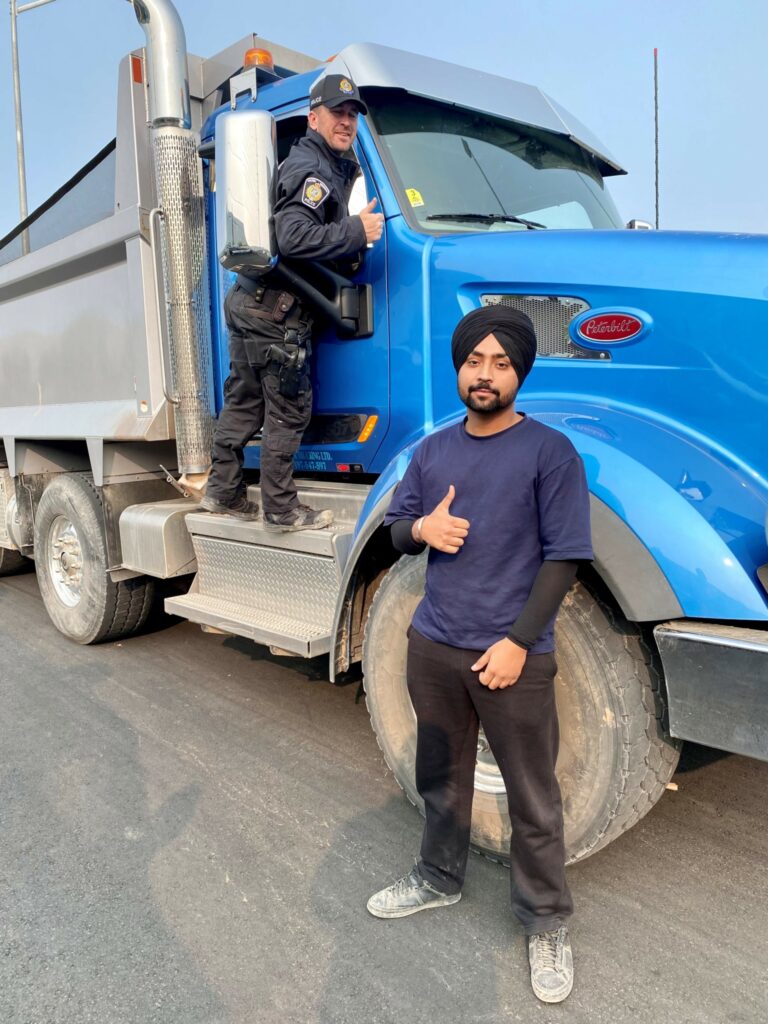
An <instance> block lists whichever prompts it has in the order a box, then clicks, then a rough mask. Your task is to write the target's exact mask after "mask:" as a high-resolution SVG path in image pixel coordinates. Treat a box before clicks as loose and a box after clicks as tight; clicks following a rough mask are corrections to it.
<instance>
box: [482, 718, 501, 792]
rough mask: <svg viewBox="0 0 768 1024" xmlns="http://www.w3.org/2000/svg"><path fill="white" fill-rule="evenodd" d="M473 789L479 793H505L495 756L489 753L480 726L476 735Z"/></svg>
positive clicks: (488, 747)
mask: <svg viewBox="0 0 768 1024" xmlns="http://www.w3.org/2000/svg"><path fill="white" fill-rule="evenodd" d="M475 789H479V790H480V792H481V793H494V794H498V793H506V788H505V786H504V780H503V779H502V777H501V772H500V771H499V766H498V765H497V764H496V758H495V757H494V756H493V754H492V753H491V748H490V746H489V745H488V740H487V739H486V738H485V733H484V732H483V730H482V728H481V729H480V733H479V735H478V737H477V763H476V764H475Z"/></svg>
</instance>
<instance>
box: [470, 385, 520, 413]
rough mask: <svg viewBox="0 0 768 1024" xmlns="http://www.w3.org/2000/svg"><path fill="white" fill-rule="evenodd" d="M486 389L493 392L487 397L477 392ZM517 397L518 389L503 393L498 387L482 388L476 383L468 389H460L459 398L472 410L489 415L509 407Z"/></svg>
mask: <svg viewBox="0 0 768 1024" xmlns="http://www.w3.org/2000/svg"><path fill="white" fill-rule="evenodd" d="M480 390H485V391H489V392H492V393H491V394H489V395H488V396H487V397H486V396H483V397H479V396H478V395H477V394H475V392H477V391H480ZM516 397H517V391H516V390H515V391H507V392H506V393H504V394H502V393H501V391H499V389H498V388H494V387H491V386H490V385H488V386H487V387H485V388H482V389H481V387H480V386H479V385H477V384H474V385H473V386H472V387H471V388H467V390H466V391H462V390H461V389H459V398H460V399H461V400H462V402H463V403H464V405H466V407H467V408H468V409H471V410H472V412H479V413H481V414H485V415H488V414H490V413H494V412H499V411H500V410H501V409H508V408H509V406H510V405H512V403H513V402H514V400H515V398H516Z"/></svg>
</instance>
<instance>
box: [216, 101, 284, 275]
mask: <svg viewBox="0 0 768 1024" xmlns="http://www.w3.org/2000/svg"><path fill="white" fill-rule="evenodd" d="M276 183H277V132H276V129H275V119H274V117H272V115H271V114H270V113H268V112H267V111H266V110H247V109H246V110H242V109H241V110H238V111H231V112H230V111H227V112H226V113H223V114H220V115H219V117H218V119H217V121H216V252H217V254H218V257H219V262H220V263H221V264H222V266H224V267H226V269H227V270H232V271H235V272H236V273H238V274H246V275H248V276H250V277H253V276H256V275H259V274H264V273H266V272H267V271H268V270H272V269H273V267H274V266H275V264H276V263H277V245H276V242H275V230H274V224H273V220H272V217H273V212H274V205H275V186H276Z"/></svg>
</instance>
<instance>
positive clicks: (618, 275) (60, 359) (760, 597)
mask: <svg viewBox="0 0 768 1024" xmlns="http://www.w3.org/2000/svg"><path fill="white" fill-rule="evenodd" d="M133 7H134V10H135V13H136V15H137V18H138V21H139V22H140V24H141V26H142V28H143V30H144V32H145V40H144V43H145V45H144V46H143V47H141V48H137V49H136V50H134V51H133V52H132V53H129V54H128V55H127V56H126V57H125V59H124V60H123V61H122V62H121V64H120V68H119V74H118V95H117V119H116V125H117V127H116V137H115V138H114V139H113V140H112V141H109V142H107V144H106V145H105V147H104V148H103V149H102V150H101V152H100V153H98V154H97V155H96V156H95V157H94V158H93V159H92V160H90V161H89V162H88V163H87V164H86V165H85V166H84V167H83V169H82V170H81V171H80V172H79V173H78V174H77V175H75V176H74V177H73V178H72V179H71V180H70V181H68V182H67V183H66V184H65V185H64V186H63V187H62V188H61V189H59V190H58V191H57V192H56V193H55V194H54V195H53V196H52V197H51V199H49V200H48V201H47V202H46V203H44V204H43V205H42V206H41V207H40V208H39V209H38V210H36V211H35V212H34V213H33V214H32V215H31V216H30V217H29V218H28V219H27V220H26V221H25V222H24V223H22V224H20V225H18V227H17V228H15V229H14V230H13V231H12V232H11V233H10V234H9V235H7V236H6V237H5V238H4V239H2V240H0V575H7V574H10V573H13V572H17V571H20V570H21V569H23V568H24V567H25V566H29V565H30V563H31V560H33V561H34V567H35V570H36V573H37V577H38V580H39V585H40V592H41V595H42V599H43V602H44V604H45V608H46V610H47V612H48V614H49V616H50V618H51V620H52V622H53V624H54V625H55V626H56V628H57V629H58V630H59V631H60V632H61V634H62V640H61V643H62V648H63V650H62V656H63V657H66V645H67V643H69V642H72V641H76V642H78V643H81V644H90V643H95V642H99V641H115V640H117V639H118V638H121V637H125V636H127V635H129V634H130V633H132V632H134V631H136V630H137V629H138V628H139V627H140V626H141V625H142V624H143V622H144V621H145V619H146V616H147V613H148V610H149V608H150V606H151V603H152V600H153V592H154V590H155V587H156V584H157V582H158V581H168V580H175V581H176V586H175V588H174V589H173V590H172V592H169V596H167V597H166V598H165V608H166V610H167V611H168V612H169V613H172V614H174V615H177V616H180V617H182V618H184V619H187V620H189V621H191V622H194V623H198V624H199V625H200V626H201V627H202V628H203V629H204V630H206V631H209V632H211V633H213V634H219V635H221V634H234V635H237V636H241V637H247V638H250V639H251V640H253V641H255V642H256V643H259V644H264V645H267V646H269V647H270V648H271V649H272V650H273V651H274V652H275V653H277V654H291V655H298V656H302V657H306V658H314V657H318V656H323V657H326V658H327V659H328V674H329V678H330V680H331V681H338V680H339V679H340V678H342V677H344V675H345V674H346V673H347V672H348V670H350V668H351V667H353V666H355V665H357V664H359V663H362V670H363V679H364V687H365V692H366V699H367V703H368V708H369V711H370V716H371V720H372V724H373V727H374V729H375V731H376V734H377V738H378V740H379V743H380V746H381V747H382V750H383V752H384V755H385V757H386V759H387V762H388V763H389V765H390V767H391V768H392V771H393V772H394V774H395V776H396V778H397V779H398V781H399V782H400V784H401V785H402V787H403V788H404V789H405V791H406V793H407V794H408V796H410V797H411V798H412V799H413V800H414V802H416V803H418V795H417V793H416V789H415V784H414V758H415V719H414V715H413V710H412V707H411V705H410V701H409V698H408V693H407V689H406V686H405V651H406V628H407V625H408V623H409V620H410V617H411V615H412V613H413V611H414V608H415V606H416V604H417V602H418V601H419V599H420V596H421V594H422V592H423V586H424V574H425V568H426V556H421V557H417V558H409V557H406V558H398V554H397V552H395V550H394V549H393V547H392V545H391V542H390V538H389V534H388V531H387V529H386V528H384V526H383V518H384V514H385V512H386V510H387V507H388V504H389V502H390V499H391V496H392V494H393V491H394V489H395V488H396V487H397V484H398V481H399V480H400V479H401V477H402V475H403V472H404V470H405V468H406V466H407V464H408V460H409V458H410V456H411V454H412V452H413V450H414V448H415V446H416V445H418V443H419V441H420V440H421V438H423V437H424V436H425V435H426V434H428V433H429V432H431V431H433V430H436V429H439V428H441V427H443V426H446V425H448V424H450V423H453V422H456V421H457V420H458V419H459V418H460V417H461V415H462V407H461V404H460V402H459V399H458V396H457V393H456V386H455V372H454V369H453V366H452V363H451V358H450V337H451V333H452V331H453V328H454V327H455V325H456V323H457V322H458V320H459V319H460V318H461V316H462V315H463V314H465V313H466V312H468V311H469V310H471V309H474V308H477V307H479V306H482V305H493V304H504V305H509V306H512V307H514V308H516V309H520V310H523V311H525V312H526V313H527V314H528V315H529V316H530V317H531V319H532V321H533V323H534V325H535V327H536V330H537V335H538V340H539V352H538V357H537V360H536V364H535V367H534V370H533V372H532V373H531V375H530V377H529V378H528V379H527V380H526V383H525V387H524V389H523V391H522V393H521V396H520V399H519V408H520V410H521V411H523V412H524V413H525V414H526V415H528V416H532V417H535V418H537V419H539V420H541V421H542V422H544V423H547V424H549V425H550V426H552V427H554V428H556V429H558V430H561V431H562V432H563V433H564V434H566V435H567V436H568V437H569V439H570V440H571V441H572V442H573V444H574V445H575V447H576V449H577V450H578V451H579V453H580V454H581V456H582V458H583V460H584V464H585V466H586V471H587V477H588V481H589V486H590V492H591V507H592V527H593V542H594V551H595V559H594V562H593V564H592V565H590V566H585V567H583V568H582V570H581V571H580V574H579V578H578V581H577V582H576V584H575V585H574V587H573V588H572V590H571V592H570V593H569V594H568V596H567V598H566V600H565V602H564V605H563V608H562V611H561V614H560V617H559V620H558V626H557V644H558V661H559V674H558V679H557V692H558V707H559V713H560V720H561V732H562V744H561V753H560V758H559V762H558V776H559V780H560V784H561V787H562V791H563V799H564V809H565V821H566V839H567V850H568V856H569V858H570V860H571V861H575V860H578V859H580V858H583V857H585V856H588V855H590V854H592V853H594V852H595V851H596V850H598V849H600V848H601V847H603V846H605V845H606V844H607V843H609V842H610V841H611V840H613V839H614V838H616V837H617V836H618V835H620V834H621V833H622V832H624V831H625V830H626V829H627V828H629V827H630V826H631V825H632V824H634V823H635V822H636V821H638V820H639V819H640V818H641V817H642V816H643V815H644V814H645V813H646V812H647V811H648V810H649V809H650V808H651V807H652V806H653V804H654V803H655V802H656V801H657V800H658V799H659V797H660V796H661V795H662V793H663V792H664V789H665V787H666V786H667V783H668V782H669V780H670V777H671V775H672V773H673V772H674V770H675V766H676V763H677V760H678V756H679V750H680V743H681V740H685V739H689V740H694V741H698V742H700V743H704V744H707V745H709V746H713V747H716V748H720V749H722V750H725V751H733V752H737V753H742V754H746V755H750V756H753V757H757V758H762V759H764V760H765V759H768V590H767V588H768V542H767V540H766V514H767V512H768V479H767V477H768V444H767V443H766V429H765V428H766V410H767V403H768V344H767V343H766V338H768V299H767V298H766V295H767V294H768V293H767V292H766V276H765V268H766V267H767V266H768V238H766V237H760V236H746V235H739V236H735V235H734V236H728V235H725V234H717V235H715V234H705V233H672V232H656V231H641V230H627V229H626V228H625V227H624V225H623V223H622V221H621V219H620V218H619V215H618V212H617V210H616V207H615V205H614V203H613V201H612V199H611V196H610V193H609V190H608V184H607V183H608V181H609V180H610V178H611V177H612V176H614V175H617V174H620V173H623V169H622V168H621V166H620V164H619V163H618V162H617V161H616V160H615V159H614V158H613V157H612V156H611V154H610V153H609V151H608V150H607V149H606V148H605V147H604V146H603V145H602V143H601V142H600V141H599V140H597V139H596V138H595V137H594V136H593V135H592V133H591V132H590V131H589V130H588V129H587V128H585V127H584V126H583V125H582V124H581V123H580V122H579V121H578V120H576V119H575V118H574V117H573V116H572V115H571V114H570V113H569V112H568V111H566V110H565V109H564V108H563V107H561V106H560V105H559V104H558V103H557V102H555V101H554V100H553V99H551V98H550V97H548V96H546V95H545V94H543V93H542V92H541V91H540V90H538V89H537V88H535V87H533V86H529V85H525V84H522V83H519V82H516V81H512V80H508V79H506V78H502V77H498V76H495V75H492V74H489V73H486V72H483V71H478V70H470V69H467V68H462V67H458V66H455V65H452V64H448V63H445V62H442V61H439V60H434V59H428V58H426V57H422V56H418V55H415V54H411V53H407V52H404V51H401V50H396V49H392V48H387V47H383V46H378V45H371V44H355V45H351V46H348V47H346V48H345V49H343V50H341V51H340V52H339V53H338V55H336V56H335V57H334V58H332V59H331V60H330V61H327V62H325V63H322V62H319V61H317V60H314V59H312V58H310V57H307V56H305V55H302V54H300V53H296V52H294V51H292V50H290V49H288V48H287V47H285V46H282V45H277V44H271V43H267V42H266V41H262V40H259V39H257V38H255V37H248V38H247V39H245V40H243V41H241V42H240V43H237V44H235V45H233V46H232V47H230V48H229V49H227V50H225V51H224V52H222V53H220V54H217V55H216V56H214V57H212V58H209V59H202V58H200V57H197V56H194V55H189V54H187V52H186V43H185V38H184V31H183V27H182V24H181V21H180V18H179V16H178V13H177V12H176V10H175V8H174V7H173V5H172V4H171V2H170V0H133ZM246 51H247V52H246ZM326 71H328V72H330V73H341V74H343V75H347V76H349V77H351V78H352V79H353V80H354V81H355V83H356V84H357V85H358V87H359V88H360V89H361V93H362V95H363V96H364V98H365V101H366V104H367V106H368V109H369V113H368V116H366V117H365V118H361V123H360V128H359V134H358V140H357V143H356V155H357V158H358V160H359V162H360V167H361V172H362V174H361V177H360V179H359V190H358V192H359V194H358V195H357V196H355V197H353V202H357V203H358V204H359V206H358V208H361V207H362V206H363V205H364V204H365V203H366V202H367V201H368V200H370V199H371V198H374V197H375V198H376V199H377V200H378V204H379V206H378V209H380V210H381V211H382V213H383V214H384V216H385V230H384V234H383V237H382V239H381V240H380V241H379V242H378V243H376V244H375V245H374V246H373V247H371V248H369V249H368V251H367V253H366V256H365V259H364V261H363V262H362V265H361V266H360V268H359V269H358V270H357V271H356V273H355V274H354V275H353V276H351V277H343V276H340V275H339V274H338V273H336V272H335V271H333V270H330V269H329V268H328V267H324V266H322V265H316V264H310V263H306V262H304V263H296V264H293V263H291V261H290V260H286V259H283V258H280V257H279V255H278V254H277V252H276V250H275V245H274V233H273V228H272V220H271V212H272V202H273V194H274V184H275V174H276V168H277V167H278V165H279V162H280V161H281V160H282V159H284V157H285V155H286V153H287V152H288V150H289V149H290V146H291V144H292V143H293V142H294V141H295V140H296V139H297V138H298V137H300V136H301V135H302V134H303V133H304V131H305V129H306V115H307V110H308V95H309V90H310V87H311V86H312V84H313V82H314V81H315V80H316V78H317V76H318V75H319V74H322V73H324V72H326ZM238 273H240V274H246V275H249V276H251V277H254V278H256V279H258V278H259V276H260V275H263V274H265V273H268V274H270V275H272V278H273V279H274V280H280V281H283V282H284V283H285V285H286V287H287V288H290V289H291V290H295V291H298V292H299V293H300V294H301V295H302V298H303V299H304V300H305V301H306V302H307V303H308V304H310V305H311V306H312V308H313V309H314V311H315V313H316V316H317V323H318V325H319V326H318V330H317V332H316V338H315V342H314V353H313V358H312V364H313V365H312V373H313V387H314V391H315V396H316V400H315V410H314V415H313V419H312V422H311V424H310V427H309V429H308V431H307V434H306V435H305V438H304V442H303V444H302V446H301V449H300V451H299V453H298V455H297V457H296V460H295V468H296V475H297V478H298V482H299V489H300V495H301V498H302V500H304V501H306V502H308V503H310V504H314V505H316V506H317V507H326V508H331V509H332V510H333V512H334V515H335V522H334V525H333V526H332V527H331V528H330V529H327V530H322V531H314V532H298V533H288V534H276V533H270V532H267V531H266V530H265V529H264V528H263V525H262V523H261V522H255V523H248V522H241V521H236V520H233V519H231V518H228V517H226V516H216V515H208V514H202V513H200V512H199V511H197V510H196V503H195V501H194V499H193V498H192V497H190V496H188V493H189V491H188V489H185V481H186V482H188V481H190V480H193V479H196V478H197V477H198V475H200V474H204V473H205V471H206V469H207V468H208V466H209V462H210V448H211V438H212V428H213V424H214V422H215V417H216V414H217V411H218V410H219V409H220V408H221V406H222V401H223V385H224V381H225V379H226V376H227V370H228V358H227V337H226V328H225V325H224V321H223V315H222V303H223V298H224V295H225V293H226V291H227V289H228V287H229V286H230V284H231V283H232V281H233V280H234V276H235V275H236V274H238ZM259 449H260V437H259V436H258V435H257V436H255V437H254V438H253V439H252V440H251V442H250V443H249V444H248V446H247V449H246V454H245V465H246V472H247V474H248V480H249V488H248V490H249V495H250V497H252V498H254V499H256V500H258V497H259V486H258V466H259ZM179 489H181V492H182V493H179ZM164 586H165V587H166V588H169V585H168V584H164ZM8 600H10V596H9V592H8V591H7V590H6V592H5V593H3V591H2V587H1V586H0V628H2V618H1V616H2V608H3V603H4V602H7V601H8ZM212 642H215V641H214V640H212ZM246 670H247V669H246V668H245V667H244V671H246ZM475 787H476V793H475V803H474V818H473V833H472V839H473V842H474V844H475V846H476V847H478V848H479V849H481V850H483V851H485V852H487V853H489V854H491V855H497V856H503V855H504V852H505V850H506V849H507V847H508V839H509V822H508V819H507V817H506V812H505V794H504V786H503V783H502V780H501V776H500V774H499V771H498V768H497V766H496V763H495V761H494V759H493V756H492V753H491V751H490V750H489V748H488V744H487V742H486V741H485V739H484V737H483V736H482V734H481V737H480V741H479V745H478V752H477V768H476V775H475Z"/></svg>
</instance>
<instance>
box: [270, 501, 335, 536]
mask: <svg viewBox="0 0 768 1024" xmlns="http://www.w3.org/2000/svg"><path fill="white" fill-rule="evenodd" d="M332 522H333V512H331V510H330V509H328V508H324V509H315V508H310V507H309V505H299V506H298V508H295V509H293V511H291V512H288V513H286V514H285V515H275V514H274V512H265V513H264V526H265V527H266V528H267V529H268V530H275V531H277V532H279V533H290V532H292V531H293V530H322V529H324V528H325V527H326V526H330V525H331V523H332Z"/></svg>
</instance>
